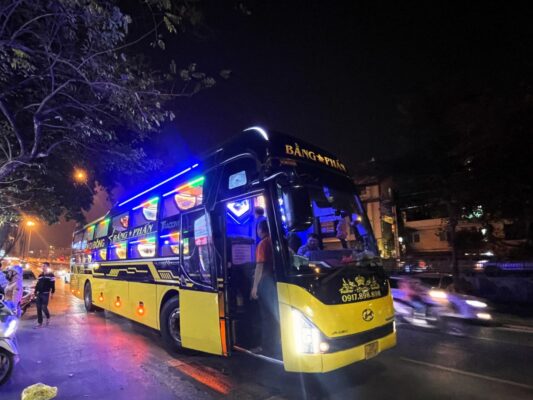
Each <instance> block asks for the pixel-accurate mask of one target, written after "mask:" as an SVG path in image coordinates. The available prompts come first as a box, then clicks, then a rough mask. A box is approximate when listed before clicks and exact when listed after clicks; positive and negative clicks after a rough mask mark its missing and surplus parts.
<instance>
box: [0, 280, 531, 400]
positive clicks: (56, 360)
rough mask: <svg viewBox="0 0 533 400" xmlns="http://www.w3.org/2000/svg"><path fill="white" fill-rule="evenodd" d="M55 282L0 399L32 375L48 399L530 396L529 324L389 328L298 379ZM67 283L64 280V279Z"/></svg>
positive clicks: (26, 330) (23, 328)
mask: <svg viewBox="0 0 533 400" xmlns="http://www.w3.org/2000/svg"><path fill="white" fill-rule="evenodd" d="M64 287H65V285H63V284H62V283H59V284H58V290H57V293H56V295H55V297H54V298H53V299H52V300H51V306H50V309H51V312H52V319H51V324H50V325H49V326H48V327H45V328H41V329H32V326H33V325H34V324H35V318H36V310H35V307H33V308H32V309H30V310H29V311H28V313H27V314H26V315H25V316H24V317H23V319H22V320H21V323H20V327H19V332H18V343H19V347H20V359H21V360H20V362H19V364H17V366H16V367H15V370H14V372H13V376H12V378H11V380H10V381H9V382H8V383H7V384H5V385H4V386H2V387H0V399H2V400H4V399H5V400H9V399H20V393H21V392H22V390H23V389H24V388H25V387H26V386H29V385H31V384H34V383H37V382H42V383H45V384H48V385H51V386H57V387H58V389H59V394H58V397H57V398H58V399H113V400H119V399H128V400H130V399H150V400H156V399H157V400H159V399H200V400H201V399H222V398H224V399H306V398H307V399H343V400H346V399H391V398H394V399H483V400H487V399H503V398H505V399H531V398H533V379H532V377H533V329H532V328H529V327H527V326H522V325H520V324H518V325H517V324H514V325H512V326H500V327H472V328H471V329H470V330H469V332H468V333H467V336H466V337H456V336H452V335H448V334H443V333H441V332H438V331H430V330H426V329H421V328H413V327H410V326H405V325H399V326H398V346H397V347H396V348H394V349H392V350H389V351H387V352H385V353H382V354H381V355H379V356H378V357H376V358H374V359H372V360H369V361H366V362H362V363H358V364H355V365H352V366H350V367H347V368H344V369H341V370H339V371H335V372H332V373H328V374H324V375H321V376H318V377H317V376H308V375H300V374H288V373H285V372H284V371H283V370H282V368H281V367H279V366H276V365H272V364H268V363H265V362H263V361H260V360H257V359H254V358H251V357H249V356H246V355H243V354H237V355H235V356H233V357H231V358H230V359H224V358H221V357H214V356H209V355H204V354H199V353H193V352H191V353H187V354H178V355H175V354H169V353H167V352H166V351H165V350H164V348H163V346H162V343H161V340H160V338H159V335H158V333H157V332H155V331H153V330H151V329H149V328H146V327H144V326H141V325H138V324H136V323H133V322H131V321H128V320H126V319H124V318H121V317H118V316H116V315H113V314H111V313H108V312H96V313H90V314H87V313H86V312H85V309H84V307H83V304H82V302H81V301H80V300H78V299H76V298H74V297H73V296H71V295H70V294H69V293H68V291H65V290H64ZM67 288H68V285H67Z"/></svg>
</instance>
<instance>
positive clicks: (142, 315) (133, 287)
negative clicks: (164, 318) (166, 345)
mask: <svg viewBox="0 0 533 400" xmlns="http://www.w3.org/2000/svg"><path fill="white" fill-rule="evenodd" d="M128 289H129V307H128V309H129V312H130V313H131V314H130V315H131V319H133V320H134V321H136V322H139V323H141V324H145V325H148V326H149V327H151V328H154V329H157V328H158V319H159V307H157V305H158V304H157V303H156V297H157V288H156V285H154V284H149V283H139V282H130V283H129V288H128Z"/></svg>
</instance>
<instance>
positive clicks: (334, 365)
mask: <svg viewBox="0 0 533 400" xmlns="http://www.w3.org/2000/svg"><path fill="white" fill-rule="evenodd" d="M377 342H378V354H379V353H381V352H382V351H384V350H387V349H390V348H392V347H394V346H396V332H393V333H391V334H389V335H387V336H385V337H382V338H381V339H378V340H377ZM363 360H365V346H364V345H362V346H357V347H354V348H351V349H348V350H343V351H339V352H336V353H331V354H322V371H321V372H330V371H333V370H336V369H338V368H342V367H345V366H347V365H350V364H353V363H355V362H357V361H363Z"/></svg>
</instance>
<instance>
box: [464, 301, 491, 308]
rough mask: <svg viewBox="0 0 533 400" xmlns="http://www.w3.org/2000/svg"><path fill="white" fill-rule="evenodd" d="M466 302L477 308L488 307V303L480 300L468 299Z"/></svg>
mask: <svg viewBox="0 0 533 400" xmlns="http://www.w3.org/2000/svg"><path fill="white" fill-rule="evenodd" d="M466 304H468V305H469V306H472V307H475V308H486V307H487V303H484V302H482V301H479V300H466Z"/></svg>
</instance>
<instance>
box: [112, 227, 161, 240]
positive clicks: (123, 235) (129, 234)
mask: <svg viewBox="0 0 533 400" xmlns="http://www.w3.org/2000/svg"><path fill="white" fill-rule="evenodd" d="M153 231H154V223H153V222H150V223H149V224H146V225H143V226H139V227H137V228H134V229H131V230H129V231H124V232H117V233H113V234H112V235H111V236H109V240H111V242H113V243H115V242H121V241H123V240H127V239H131V238H134V237H137V236H142V235H147V234H149V233H152V232H153Z"/></svg>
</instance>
